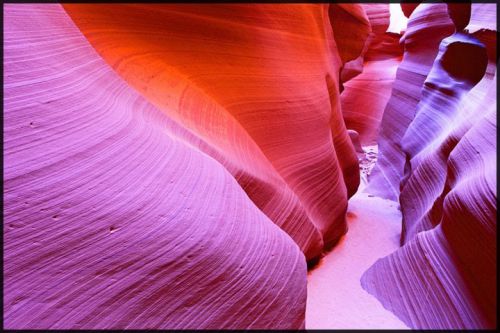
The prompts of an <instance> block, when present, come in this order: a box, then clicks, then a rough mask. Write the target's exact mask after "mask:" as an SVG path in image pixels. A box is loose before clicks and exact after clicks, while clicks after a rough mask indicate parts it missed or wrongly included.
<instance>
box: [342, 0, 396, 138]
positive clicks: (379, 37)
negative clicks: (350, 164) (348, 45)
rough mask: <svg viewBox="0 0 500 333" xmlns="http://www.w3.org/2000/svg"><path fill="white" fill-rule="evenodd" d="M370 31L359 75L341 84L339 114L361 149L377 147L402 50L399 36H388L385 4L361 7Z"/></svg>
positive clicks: (391, 34) (387, 11) (390, 34)
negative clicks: (381, 122)
mask: <svg viewBox="0 0 500 333" xmlns="http://www.w3.org/2000/svg"><path fill="white" fill-rule="evenodd" d="M363 8H364V9H365V11H366V14H367V16H368V19H369V22H370V25H371V30H372V32H371V33H370V36H369V38H368V40H367V42H366V46H365V52H364V54H363V55H362V56H360V57H359V58H358V59H359V60H358V61H359V63H360V64H359V68H360V69H361V68H362V73H361V74H359V75H358V76H356V77H354V78H353V79H351V80H350V81H348V82H345V83H344V88H345V89H344V90H343V91H342V94H341V98H340V99H341V104H342V114H343V116H344V120H345V123H346V126H347V128H349V129H352V130H355V131H356V132H358V133H359V139H360V141H361V143H362V144H363V145H373V144H375V143H376V140H377V135H378V128H379V125H380V121H381V119H382V115H383V112H384V108H385V106H386V104H387V101H388V99H389V97H390V96H391V91H392V83H393V82H394V79H395V76H396V69H397V66H398V65H399V63H400V61H401V57H402V55H403V49H402V47H401V46H400V44H399V37H400V36H399V35H396V34H393V33H387V32H386V31H387V28H388V27H389V5H388V4H363Z"/></svg>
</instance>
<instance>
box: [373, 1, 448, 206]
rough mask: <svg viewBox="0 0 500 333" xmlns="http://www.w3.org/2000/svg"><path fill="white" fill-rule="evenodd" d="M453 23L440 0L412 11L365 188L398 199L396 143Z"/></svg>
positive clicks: (400, 167)
mask: <svg viewBox="0 0 500 333" xmlns="http://www.w3.org/2000/svg"><path fill="white" fill-rule="evenodd" d="M454 29H455V26H454V24H453V21H452V20H451V19H450V18H449V16H448V9H447V6H446V4H444V3H431V4H420V5H419V6H418V7H416V9H414V10H413V12H412V14H411V16H410V17H409V20H408V26H407V29H406V31H405V33H404V35H403V37H402V38H401V41H400V42H401V43H402V44H403V45H404V55H403V59H402V61H401V64H400V65H399V67H398V69H397V72H396V79H395V81H394V84H393V89H392V94H391V97H390V98H389V101H388V102H387V105H386V107H385V110H384V113H383V116H382V121H381V123H380V128H379V136H378V145H379V155H378V157H377V164H376V165H375V167H374V169H373V171H372V174H371V175H370V177H371V178H370V183H369V184H368V187H367V191H368V192H370V193H372V194H375V195H378V196H380V197H382V198H386V199H391V200H394V201H397V200H398V197H399V193H400V189H399V182H400V179H401V178H402V176H403V174H404V164H405V156H404V153H403V152H402V150H401V146H400V142H401V139H402V137H403V135H404V133H405V131H406V129H407V128H408V126H409V124H410V122H411V121H412V120H413V118H414V117H415V111H416V107H417V104H418V102H419V101H420V98H421V88H422V85H423V83H424V81H425V78H426V77H427V74H428V73H429V71H430V69H431V67H432V64H433V62H434V59H435V58H436V56H437V54H438V49H439V44H440V43H441V40H442V39H443V38H445V37H447V36H449V35H451V34H452V33H453V32H454Z"/></svg>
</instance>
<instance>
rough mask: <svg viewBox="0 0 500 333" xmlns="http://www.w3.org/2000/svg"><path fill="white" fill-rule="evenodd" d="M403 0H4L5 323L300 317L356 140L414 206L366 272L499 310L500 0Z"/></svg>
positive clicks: (441, 316)
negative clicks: (18, 0)
mask: <svg viewBox="0 0 500 333" xmlns="http://www.w3.org/2000/svg"><path fill="white" fill-rule="evenodd" d="M402 8H403V10H404V12H405V14H407V16H409V22H408V27H407V29H406V31H405V32H404V34H403V35H398V34H394V33H387V32H386V30H387V28H388V26H389V9H388V5H387V4H363V5H359V4H330V5H327V4H286V5H283V4H281V5H278V4H217V5H213V4H212V5H206V4H155V5H148V4H146V5H144V4H122V5H117V4H64V5H58V4H50V5H47V4H45V5H35V4H24V5H15V4H8V5H5V6H4V20H5V21H4V161H5V163H4V262H5V263H4V281H5V282H4V304H3V305H4V323H5V324H4V325H5V327H6V328H9V329H51V328H52V329H127V328H128V329H181V328H182V329H187V328H189V329H224V328H233V329H252V328H253V329H256V328H260V329H303V328H304V327H305V323H304V320H305V319H304V318H305V306H306V297H307V289H306V282H307V264H308V263H312V262H315V261H316V260H317V259H318V258H319V257H321V256H322V254H323V253H324V251H325V250H328V249H329V248H331V246H333V245H335V244H336V243H337V242H338V241H339V239H341V238H342V237H343V236H344V235H346V232H347V224H346V211H347V206H348V199H349V198H350V197H351V196H352V195H354V194H355V193H356V191H357V190H358V186H359V183H360V174H359V164H358V156H357V154H356V151H355V147H354V144H353V142H354V143H355V144H356V150H357V152H358V153H360V154H363V150H362V147H361V144H362V145H373V144H375V143H378V146H379V156H378V163H377V165H376V167H375V169H374V171H373V174H372V175H370V177H371V178H370V183H369V185H368V187H367V188H366V191H367V192H369V193H370V195H375V196H380V197H382V198H386V199H391V200H394V201H397V202H399V205H400V209H401V212H402V216H403V221H402V232H401V247H400V248H399V249H398V250H397V251H395V252H393V253H392V254H390V255H389V256H387V257H384V258H381V259H379V260H378V261H377V262H376V263H375V264H374V265H373V266H371V267H370V268H369V269H368V270H367V271H366V272H365V274H364V275H363V277H362V278H361V284H362V286H363V288H364V289H365V290H366V291H368V293H370V294H371V295H373V296H374V297H375V298H376V299H378V300H379V301H380V302H381V303H382V304H383V306H384V307H385V308H387V309H389V310H390V311H392V312H393V313H394V314H395V315H396V316H398V317H399V318H400V319H402V320H403V321H404V322H405V324H406V325H408V326H409V327H412V328H427V329H439V328H441V329H446V328H493V327H495V326H496V298H495V296H496V278H497V277H496V259H497V258H496V232H497V230H496V181H497V179H496V167H497V166H496V112H497V111H496V103H495V102H496V93H497V91H496V77H497V76H496V75H497V74H496V64H497V54H496V29H497V28H496V22H494V21H495V20H496V14H494V11H495V10H496V5H492V4H473V5H472V7H470V8H469V7H468V6H466V5H460V4H458V5H453V6H448V5H446V4H444V3H432V4H431V3H426V4H420V5H418V4H411V5H408V4H406V5H403V6H402ZM394 204H395V203H394ZM395 205H396V204H395ZM380 223H383V221H380ZM382 227H383V226H381V228H382ZM348 235H349V234H347V236H346V237H348ZM356 281H358V279H356ZM336 287H338V288H342V287H343V286H342V285H338V286H336ZM345 292H346V293H348V292H349V291H348V290H346V291H345ZM370 297H371V296H370ZM372 299H373V298H372ZM332 315H335V314H332Z"/></svg>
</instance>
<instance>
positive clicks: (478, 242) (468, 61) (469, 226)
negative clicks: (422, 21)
mask: <svg viewBox="0 0 500 333" xmlns="http://www.w3.org/2000/svg"><path fill="white" fill-rule="evenodd" d="M418 10H419V9H418V8H417V10H416V11H415V12H417V11H418ZM455 10H456V9H452V10H450V12H449V13H450V15H451V17H452V18H453V22H455V24H456V26H457V29H460V27H462V28H463V27H465V25H467V22H468V15H467V10H466V8H465V11H463V12H462V11H460V10H458V12H457V11H455ZM486 47H488V46H486ZM486 47H485V45H484V44H483V43H481V42H480V41H479V40H478V39H477V38H475V37H474V35H471V34H467V33H464V32H462V31H460V30H459V31H457V32H456V33H454V34H453V35H451V36H450V37H448V38H445V39H443V40H442V42H441V44H440V47H439V53H438V55H437V57H436V59H435V61H434V63H433V66H432V68H431V70H430V72H429V74H428V75H427V77H426V79H425V82H424V84H423V89H422V95H421V99H420V102H419V103H418V105H417V107H416V115H415V117H414V118H413V119H412V120H411V122H410V123H409V125H408V127H407V129H406V130H405V131H404V135H403V137H402V139H401V141H400V143H401V144H400V148H401V150H402V152H403V154H404V156H405V160H406V162H405V167H404V176H402V177H401V194H400V196H399V201H400V206H401V211H402V216H403V231H402V237H401V242H402V244H403V246H402V247H401V248H400V249H399V250H397V251H396V252H394V253H393V254H391V255H389V256H388V257H385V258H383V259H380V260H378V261H377V262H376V263H375V264H374V265H373V266H372V267H371V268H370V269H369V270H368V271H367V272H366V273H365V274H364V275H363V277H362V280H361V282H362V285H363V287H364V288H365V289H366V290H367V291H368V292H370V293H371V294H373V295H375V296H376V297H377V298H378V299H379V300H380V301H381V302H382V304H383V305H384V306H385V307H386V308H387V309H389V310H391V311H393V312H394V313H395V314H396V315H397V316H398V317H400V318H401V319H402V320H403V321H405V323H406V324H407V325H408V326H410V327H412V328H422V329H478V328H490V329H491V328H494V327H496V324H497V320H496V307H497V304H496V292H497V289H496V288H497V287H496V278H497V276H496V247H497V242H496V232H497V230H496V218H497V213H496V202H497V197H496V182H497V179H496V148H497V147H496V132H497V127H496V116H497V110H496V103H495V101H496V64H495V63H493V62H490V63H489V64H488V53H489V52H488V51H487V50H486ZM490 51H491V50H490Z"/></svg>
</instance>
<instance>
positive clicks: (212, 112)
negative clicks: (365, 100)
mask: <svg viewBox="0 0 500 333" xmlns="http://www.w3.org/2000/svg"><path fill="white" fill-rule="evenodd" d="M64 8H65V9H66V10H67V12H68V13H69V14H70V16H71V17H72V19H73V20H74V22H75V23H76V24H77V26H78V27H79V28H80V30H81V31H82V32H83V34H84V35H85V36H86V37H87V39H88V40H89V42H90V43H91V44H92V46H93V47H94V48H95V49H96V50H97V51H98V52H99V54H100V55H101V56H102V57H103V58H104V59H105V60H106V61H107V62H108V63H109V64H110V65H111V66H112V67H113V68H114V69H115V70H116V71H117V72H118V73H119V74H120V75H121V76H122V77H123V78H124V79H125V80H126V81H127V82H128V83H129V84H130V85H131V86H133V87H134V88H135V89H137V90H138V91H139V92H140V93H141V94H142V95H144V96H145V97H146V98H147V99H148V100H149V101H150V102H151V103H152V104H154V105H155V106H157V107H158V108H159V109H161V110H162V111H163V112H164V113H166V114H168V115H169V117H172V118H173V119H175V120H177V121H178V122H179V123H180V124H182V126H184V127H186V128H187V129H189V130H191V131H193V132H194V133H196V135H198V136H199V137H200V139H201V140H203V141H204V142H205V143H206V144H207V145H208V146H209V147H210V150H205V152H206V153H207V154H209V155H210V156H212V157H214V158H215V159H216V160H218V161H219V162H220V163H222V164H223V165H224V166H225V167H226V168H227V169H228V170H229V171H230V172H231V174H233V176H234V177H235V179H237V180H238V182H239V183H240V185H241V186H242V188H243V189H244V190H245V191H246V193H247V194H248V196H249V197H250V198H251V199H252V201H254V202H255V204H256V205H257V206H258V207H259V208H260V209H261V210H262V211H263V212H264V213H265V214H266V215H267V216H268V217H269V218H270V219H271V220H272V221H274V222H275V223H276V224H277V225H278V226H280V227H281V228H282V229H283V230H285V231H286V232H287V233H288V234H289V235H290V236H291V237H292V238H293V239H294V240H295V242H296V243H297V244H298V245H299V246H300V248H301V249H302V250H303V251H304V253H305V255H306V257H307V259H311V258H314V257H316V256H318V255H319V254H320V253H321V251H322V249H323V244H333V243H335V242H336V241H337V240H338V239H339V237H340V236H341V235H342V234H344V233H345V231H346V224H345V212H346V209H347V198H348V197H349V196H351V195H352V194H354V192H355V191H356V189H357V186H358V184H359V173H358V172H357V171H355V170H358V163H357V157H356V154H355V152H354V149H353V146H352V143H351V141H350V140H349V137H348V135H347V132H346V128H345V125H344V121H343V119H342V114H341V111H340V101H339V98H338V95H339V93H338V90H339V89H338V85H339V83H338V77H339V70H340V66H341V59H340V56H339V53H338V51H337V46H336V42H335V40H334V39H333V34H332V28H331V25H330V22H329V20H328V14H329V10H328V6H319V5H287V6H276V5H259V6H255V5H245V4H231V5H218V6H216V7H214V6H213V5H161V6H155V7H154V11H153V10H151V8H150V7H149V6H147V5H85V4H84V5H70V4H67V5H65V6H64ZM283 54H286V55H287V57H286V58H283ZM305 86H306V87H307V89H304V87H305ZM165 91H168V93H165ZM263 124H265V126H263ZM298 143H300V144H298ZM213 151H215V152H216V153H213ZM339 156H340V157H341V158H339Z"/></svg>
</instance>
